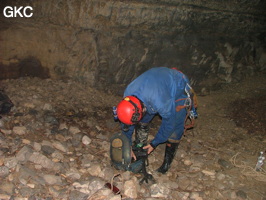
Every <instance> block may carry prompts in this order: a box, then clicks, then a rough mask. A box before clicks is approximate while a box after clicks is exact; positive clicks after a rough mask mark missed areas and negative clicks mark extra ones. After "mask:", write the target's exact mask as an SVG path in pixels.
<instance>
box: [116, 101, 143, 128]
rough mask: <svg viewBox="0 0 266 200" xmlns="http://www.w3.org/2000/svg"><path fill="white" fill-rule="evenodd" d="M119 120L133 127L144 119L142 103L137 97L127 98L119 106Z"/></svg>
mask: <svg viewBox="0 0 266 200" xmlns="http://www.w3.org/2000/svg"><path fill="white" fill-rule="evenodd" d="M117 117H118V119H119V120H120V121H121V122H122V123H124V124H127V125H132V124H134V123H136V122H138V121H139V120H140V119H141V118H142V105H141V101H140V100H139V99H138V98H137V97H135V96H127V97H125V98H124V99H123V100H122V101H121V102H120V103H119V104H118V105H117Z"/></svg>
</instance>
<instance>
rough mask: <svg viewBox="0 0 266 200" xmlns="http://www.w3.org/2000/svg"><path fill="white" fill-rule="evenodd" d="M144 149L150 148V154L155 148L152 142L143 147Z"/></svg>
mask: <svg viewBox="0 0 266 200" xmlns="http://www.w3.org/2000/svg"><path fill="white" fill-rule="evenodd" d="M143 149H147V150H148V151H147V153H148V154H150V153H151V152H152V151H153V150H154V148H153V147H152V146H151V145H150V144H148V145H147V146H145V147H143Z"/></svg>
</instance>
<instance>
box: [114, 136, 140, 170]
mask: <svg viewBox="0 0 266 200" xmlns="http://www.w3.org/2000/svg"><path fill="white" fill-rule="evenodd" d="M110 157H111V165H112V166H113V167H115V168H116V169H117V170H124V171H131V172H133V173H139V172H140V171H141V170H142V164H143V159H140V160H136V161H134V162H133V161H132V159H131V146H130V142H129V139H128V138H127V137H126V136H125V135H124V134H123V133H116V134H114V135H113V136H112V137H111V139H110Z"/></svg>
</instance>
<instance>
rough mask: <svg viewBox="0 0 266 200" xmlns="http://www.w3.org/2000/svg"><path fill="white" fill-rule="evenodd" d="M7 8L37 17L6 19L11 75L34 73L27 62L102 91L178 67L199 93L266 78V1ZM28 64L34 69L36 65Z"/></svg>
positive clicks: (168, 0) (55, 0)
mask: <svg viewBox="0 0 266 200" xmlns="http://www.w3.org/2000/svg"><path fill="white" fill-rule="evenodd" d="M1 2H3V3H1V10H2V11H3V9H4V7H5V6H7V5H8V6H31V7H32V8H33V11H32V12H33V16H32V17H31V18H25V17H23V18H22V17H16V18H5V17H4V15H3V12H2V13H1V17H0V23H1V27H0V40H1V43H0V45H1V46H0V48H1V52H0V67H1V68H2V69H5V70H6V69H16V70H18V71H24V72H23V74H24V75H25V74H30V73H26V72H25V70H22V69H21V68H23V66H22V65H21V62H22V61H25V59H26V60H31V58H32V59H33V60H35V61H36V60H37V61H39V62H40V66H42V68H43V69H42V71H43V72H45V73H46V75H45V76H50V77H52V78H72V79H76V80H79V81H82V82H84V83H87V84H89V85H91V86H97V87H99V88H106V86H107V85H108V86H109V88H112V87H113V88H118V87H120V86H122V87H123V86H124V85H125V84H127V83H129V82H130V81H131V80H132V79H134V78H135V77H136V76H138V75H139V74H140V73H142V72H143V71H145V70H147V69H149V68H151V67H154V66H166V67H178V68H179V69H181V70H182V71H184V72H185V73H186V74H187V75H188V76H189V77H190V78H191V81H192V83H193V84H194V85H200V86H201V87H203V86H206V85H209V86H213V85H215V84H217V83H226V82H231V81H237V80H239V79H241V78H242V77H243V76H247V75H250V74H253V73H256V72H258V71H264V72H265V68H266V64H265V63H266V50H265V49H266V45H265V43H266V36H265V35H266V28H265V27H266V26H265V25H266V14H265V13H266V12H265V7H266V2H265V1H263V0H249V1H246V0H230V1H229V0H226V1H211V0H158V1H154V0H144V1H140V0H135V1H129V0H125V1H122V0H121V1H114V0H81V1H74V0H64V1H63V0H51V1H42V0H34V1H24V0H11V1H7V0H5V1H1ZM28 63H30V64H29V67H28V68H29V69H31V68H32V67H35V65H34V63H36V62H28ZM32 63H33V64H32ZM12 67H13V68H12ZM35 68H36V67H35ZM36 69H39V68H36ZM11 74H12V76H13V77H15V76H21V73H15V74H16V75H14V73H11ZM35 75H36V74H35ZM12 76H11V77H10V76H7V75H5V76H4V75H3V73H2V78H12ZM0 78H1V75H0Z"/></svg>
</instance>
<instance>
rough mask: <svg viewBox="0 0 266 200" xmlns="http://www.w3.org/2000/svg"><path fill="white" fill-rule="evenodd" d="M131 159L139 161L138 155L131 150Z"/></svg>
mask: <svg viewBox="0 0 266 200" xmlns="http://www.w3.org/2000/svg"><path fill="white" fill-rule="evenodd" d="M131 158H133V159H134V160H137V157H136V155H135V154H134V151H133V150H132V148H131Z"/></svg>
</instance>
